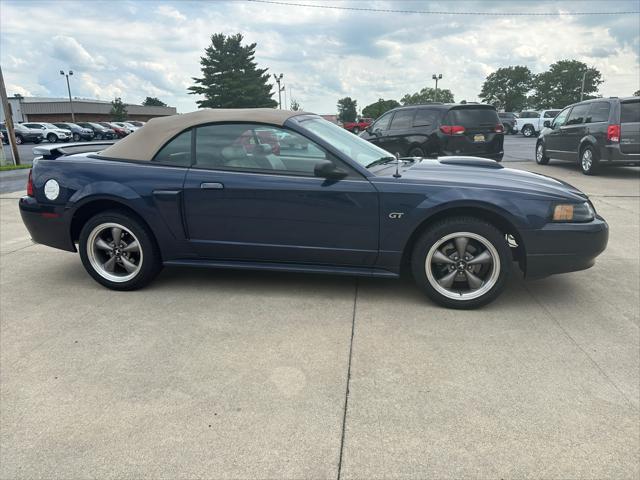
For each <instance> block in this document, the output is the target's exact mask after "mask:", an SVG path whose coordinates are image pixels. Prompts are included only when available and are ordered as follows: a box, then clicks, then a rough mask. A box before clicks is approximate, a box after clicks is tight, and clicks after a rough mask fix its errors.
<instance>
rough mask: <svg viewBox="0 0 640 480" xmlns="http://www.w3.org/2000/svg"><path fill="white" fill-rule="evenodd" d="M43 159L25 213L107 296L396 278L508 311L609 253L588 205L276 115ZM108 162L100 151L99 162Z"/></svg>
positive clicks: (155, 126)
mask: <svg viewBox="0 0 640 480" xmlns="http://www.w3.org/2000/svg"><path fill="white" fill-rule="evenodd" d="M81 147H82V146H79V147H72V146H71V147H67V146H62V147H56V146H50V147H39V148H36V150H41V151H40V153H41V154H42V157H41V158H39V159H37V160H36V161H35V162H34V166H33V169H32V171H31V174H30V178H29V184H28V191H27V195H26V196H25V197H23V198H22V199H21V200H20V211H21V214H22V218H23V221H24V223H25V225H26V226H27V228H28V229H29V232H30V233H31V236H32V237H33V240H34V241H36V242H38V243H42V244H45V245H49V246H52V247H56V248H60V249H63V250H68V251H79V252H80V257H81V259H82V263H83V264H84V266H85V268H86V269H87V271H88V272H89V274H90V275H91V276H92V277H93V278H94V279H95V280H97V281H98V282H99V283H101V284H102V285H104V286H107V287H109V288H113V289H116V290H132V289H136V288H140V287H142V286H144V285H146V284H147V283H149V282H150V281H151V280H152V279H153V278H154V276H155V275H156V274H157V273H158V272H159V271H160V269H161V267H162V266H163V265H171V266H179V265H189V266H205V267H223V268H243V269H270V270H284V271H295V272H319V273H331V274H347V275H366V276H378V277H398V276H399V275H400V273H401V271H403V267H406V269H407V271H410V272H411V273H412V274H413V277H414V278H415V281H416V283H417V284H418V286H419V287H420V288H421V289H423V290H424V292H425V293H426V294H427V295H428V296H429V297H431V298H432V299H433V300H435V301H436V302H438V303H440V304H442V305H445V306H447V307H453V308H473V307H477V306H480V305H483V304H486V303H488V302H490V301H491V300H493V299H494V298H496V296H497V295H498V294H499V293H500V292H501V291H502V289H503V288H504V287H505V284H506V283H507V279H508V277H509V274H510V271H511V269H512V266H513V264H514V262H517V263H518V265H519V266H520V268H521V269H522V270H523V271H524V274H525V275H526V277H529V278H535V277H543V276H547V275H550V274H555V273H562V272H570V271H575V270H581V269H586V268H589V267H591V266H592V265H593V264H594V261H595V258H596V256H597V255H598V254H599V253H601V252H602V251H603V250H604V249H605V247H606V245H607V239H608V227H607V224H606V222H605V221H604V220H603V219H602V218H601V217H600V216H598V215H597V214H596V213H595V211H594V208H593V205H592V204H591V202H589V199H588V198H587V196H586V195H584V194H583V193H581V192H580V191H578V190H577V189H575V188H574V187H572V186H571V185H568V184H566V183H563V182H561V181H558V180H554V179H552V178H549V177H545V176H542V175H537V174H534V173H528V172H523V171H517V170H511V169H508V168H503V166H502V165H501V164H499V163H496V162H494V161H492V160H486V159H479V158H470V157H441V158H439V159H429V160H428V159H422V158H396V157H394V156H391V155H390V153H389V152H386V151H384V150H382V149H380V148H378V147H376V146H375V145H372V144H371V143H368V142H366V141H364V140H362V139H360V138H358V137H356V136H355V135H353V134H351V133H349V132H347V131H345V130H343V129H341V128H340V127H338V126H336V125H333V124H331V123H329V122H327V121H325V120H323V119H322V118H320V117H318V116H316V115H313V114H309V113H301V112H287V111H282V110H271V109H248V110H200V111H198V112H194V113H189V114H186V115H179V116H174V117H168V118H159V119H154V120H151V121H150V122H149V123H147V124H146V125H145V126H144V127H142V128H141V129H140V130H138V131H137V132H135V133H133V134H132V135H130V136H128V137H126V138H125V139H123V140H121V141H120V142H118V143H115V144H113V145H110V146H108V147H107V148H104V149H103V150H101V151H99V152H97V153H95V152H94V153H86V152H84V153H72V149H73V148H81ZM91 148H93V149H94V150H95V146H93V147H91Z"/></svg>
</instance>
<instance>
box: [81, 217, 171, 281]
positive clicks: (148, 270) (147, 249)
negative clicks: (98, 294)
mask: <svg viewBox="0 0 640 480" xmlns="http://www.w3.org/2000/svg"><path fill="white" fill-rule="evenodd" d="M108 224H117V225H120V226H122V227H124V229H123V230H124V232H125V233H123V236H124V235H125V234H128V233H130V234H133V235H132V238H133V239H134V240H137V243H138V244H139V246H140V248H139V252H140V254H139V256H138V261H139V262H140V263H139V268H138V270H137V271H136V272H135V274H134V276H133V277H132V278H130V279H127V280H126V281H112V280H109V279H107V278H105V277H104V276H103V274H101V273H100V272H99V271H98V270H97V269H96V267H94V264H93V263H92V262H95V260H96V258H95V254H94V253H90V252H89V250H90V247H91V248H93V246H92V245H93V243H92V245H89V242H90V236H92V235H93V232H94V231H95V230H98V229H99V228H100V227H101V226H103V225H108ZM108 228H109V227H105V228H104V230H103V231H107V229H108ZM78 250H79V252H80V258H81V259H82V264H83V265H84V268H85V269H86V270H87V272H88V273H89V275H91V277H92V278H93V279H94V280H95V281H96V282H98V283H99V284H101V285H103V286H105V287H107V288H110V289H112V290H136V289H139V288H142V287H144V286H146V285H147V284H149V283H150V282H151V281H152V280H153V279H154V278H155V276H156V275H157V274H158V273H159V272H160V270H161V269H162V261H161V258H160V251H159V249H158V246H157V244H156V242H155V239H154V237H153V234H152V233H151V231H150V230H149V228H148V227H147V226H146V225H144V224H143V223H142V222H141V221H140V220H138V219H137V218H136V217H135V216H133V215H131V214H129V213H127V212H124V211H119V210H108V211H105V212H101V213H98V214H97V215H95V216H93V217H91V218H90V219H89V220H88V221H87V222H86V223H85V224H84V226H83V227H82V230H81V231H80V239H79V242H78ZM95 251H96V252H97V251H101V252H104V250H98V249H95ZM111 256H113V255H111ZM92 257H94V258H93V259H92ZM105 258H108V257H107V256H106V255H105ZM121 270H124V267H122V268H121ZM104 271H105V270H103V272H104ZM125 275H126V273H125Z"/></svg>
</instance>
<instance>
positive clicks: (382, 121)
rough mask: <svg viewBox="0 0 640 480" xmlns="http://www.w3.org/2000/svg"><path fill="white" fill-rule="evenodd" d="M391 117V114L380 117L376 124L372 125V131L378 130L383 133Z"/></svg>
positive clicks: (387, 127)
mask: <svg viewBox="0 0 640 480" xmlns="http://www.w3.org/2000/svg"><path fill="white" fill-rule="evenodd" d="M391 117H393V112H389V113H385V114H384V115H382V116H381V117H380V118H379V119H378V120H376V123H374V124H373V127H371V128H372V131H374V132H375V131H376V130H380V131H382V132H384V131H385V130H388V129H389V122H390V121H391Z"/></svg>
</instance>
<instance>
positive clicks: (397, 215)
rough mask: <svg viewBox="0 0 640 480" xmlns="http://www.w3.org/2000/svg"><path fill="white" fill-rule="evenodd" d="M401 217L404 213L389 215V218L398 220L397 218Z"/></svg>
mask: <svg viewBox="0 0 640 480" xmlns="http://www.w3.org/2000/svg"><path fill="white" fill-rule="evenodd" d="M403 215H404V212H391V213H390V214H389V218H392V219H398V218H402V216H403Z"/></svg>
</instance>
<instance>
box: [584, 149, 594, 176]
mask: <svg viewBox="0 0 640 480" xmlns="http://www.w3.org/2000/svg"><path fill="white" fill-rule="evenodd" d="M581 162H582V170H584V171H585V172H588V171H589V170H591V165H593V152H592V151H591V149H590V148H585V149H584V152H582V160H581Z"/></svg>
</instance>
